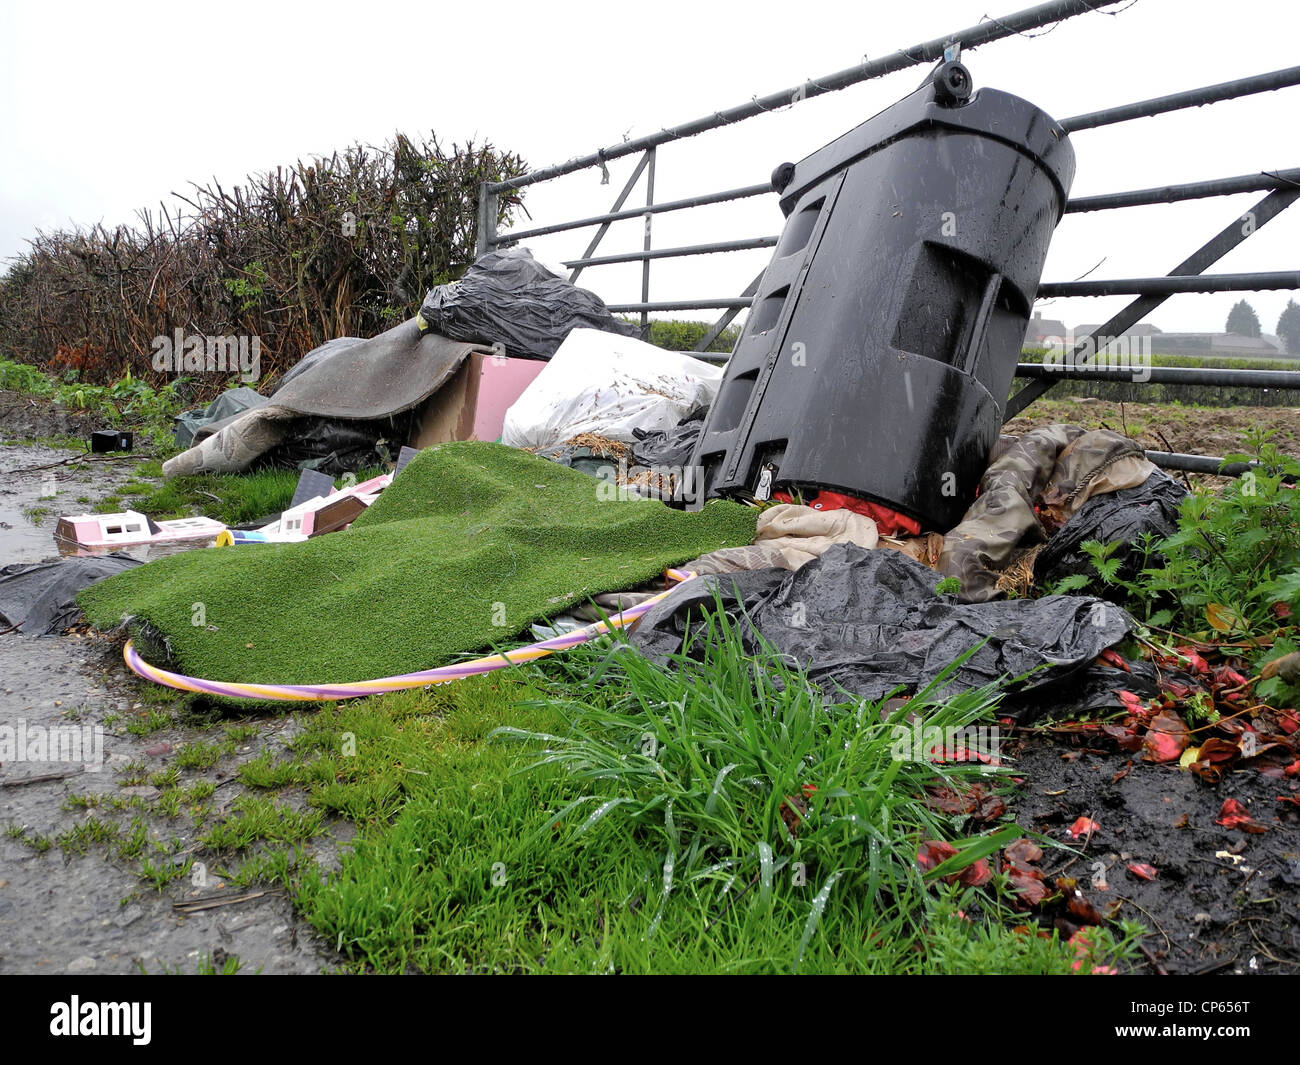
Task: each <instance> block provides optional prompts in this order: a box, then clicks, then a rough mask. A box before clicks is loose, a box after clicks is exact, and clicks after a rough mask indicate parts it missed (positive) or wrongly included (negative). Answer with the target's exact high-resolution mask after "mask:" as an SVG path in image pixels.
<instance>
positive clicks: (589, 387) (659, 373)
mask: <svg viewBox="0 0 1300 1065" xmlns="http://www.w3.org/2000/svg"><path fill="white" fill-rule="evenodd" d="M721 381H722V368H721V367H719V366H712V365H710V364H709V363H707V362H701V361H700V360H699V359H693V358H691V357H690V356H689V355H686V354H684V353H683V352H680V351H665V350H664V349H663V348H657V347H655V346H654V345H653V344H646V343H643V342H642V341H640V340H635V339H633V338H631V337H623V336H617V335H615V334H613V333H605V332H602V331H601V330H599V329H575V330H573V331H572V332H571V333H570V334H569V335H568V336H567V337H566V338H565V339H564V342H563V343H562V344H561V345H560V347H559V350H557V351H556V353H555V354H554V355H553V356H552V357H551V360H550V362H548V363H547V364H546V369H544V370H543V371H542V372H541V373H540V374H538V375H537V378H536V380H534V381H533V383H532V384H531V385H529V386H528V388H526V389H525V390H524V393H523V395H521V396H520V397H519V398H518V399H517V400H516V401H515V403H514V405H513V406H512V407H511V408H510V409H509V410H508V411H506V418H505V424H504V426H503V427H502V430H501V442H502V443H503V444H509V445H510V446H511V447H534V448H535V447H549V446H551V445H552V444H560V443H563V442H564V441H566V440H569V439H571V438H572V437H575V436H577V435H578V434H579V433H598V434H599V435H601V436H604V437H608V438H609V439H611V440H623V441H626V442H628V443H631V442H632V441H633V440H635V439H636V437H635V436H633V435H632V430H633V429H661V430H664V431H667V430H668V429H671V428H672V427H673V426H675V425H676V424H677V423H678V422H679V421H681V420H682V418H684V417H685V416H686V415H687V414H689V413H690V412H691V411H692V410H694V409H695V408H697V407H708V406H709V405H711V404H712V403H713V399H714V397H715V396H716V395H717V392H718V385H719V384H720V383H721Z"/></svg>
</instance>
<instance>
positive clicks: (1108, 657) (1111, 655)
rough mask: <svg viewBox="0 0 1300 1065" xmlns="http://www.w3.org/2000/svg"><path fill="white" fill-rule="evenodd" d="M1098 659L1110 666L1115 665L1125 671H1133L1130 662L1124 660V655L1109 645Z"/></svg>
mask: <svg viewBox="0 0 1300 1065" xmlns="http://www.w3.org/2000/svg"><path fill="white" fill-rule="evenodd" d="M1097 661H1098V662H1104V663H1106V665H1108V666H1114V667H1115V668H1116V669H1122V670H1123V671H1124V672H1125V673H1132V672H1133V671H1132V670H1131V669H1129V668H1128V663H1127V662H1125V661H1124V659H1123V657H1122V656H1121V655H1120V654H1119V653H1118V652H1116V651H1114V650H1112V649H1111V648H1109V647H1107V648H1106V650H1104V651H1102V653H1101V654H1099V655H1098V656H1097Z"/></svg>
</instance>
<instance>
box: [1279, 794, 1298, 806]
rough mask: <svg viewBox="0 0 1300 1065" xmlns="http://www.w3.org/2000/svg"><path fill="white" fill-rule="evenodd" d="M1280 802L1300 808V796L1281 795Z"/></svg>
mask: <svg viewBox="0 0 1300 1065" xmlns="http://www.w3.org/2000/svg"><path fill="white" fill-rule="evenodd" d="M1277 801H1278V802H1289V803H1290V804H1291V805H1292V806H1300V796H1297V795H1279V796H1278V797H1277Z"/></svg>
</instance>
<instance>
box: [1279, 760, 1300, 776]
mask: <svg viewBox="0 0 1300 1065" xmlns="http://www.w3.org/2000/svg"><path fill="white" fill-rule="evenodd" d="M1282 772H1283V773H1285V774H1286V775H1287V776H1289V777H1295V776H1300V758H1297V759H1296V760H1295V761H1294V762H1292V763H1291V764H1290V765H1289V766H1287V767H1286V768H1285V769H1284V770H1282Z"/></svg>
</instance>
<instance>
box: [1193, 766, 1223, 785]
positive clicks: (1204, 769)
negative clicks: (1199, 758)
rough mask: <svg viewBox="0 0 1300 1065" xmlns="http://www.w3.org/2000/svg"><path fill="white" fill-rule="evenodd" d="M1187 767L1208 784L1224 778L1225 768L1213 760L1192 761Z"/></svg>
mask: <svg viewBox="0 0 1300 1065" xmlns="http://www.w3.org/2000/svg"><path fill="white" fill-rule="evenodd" d="M1187 768H1188V769H1190V770H1191V771H1192V772H1193V773H1195V774H1196V775H1197V776H1198V777H1200V778H1201V779H1202V780H1204V781H1205V782H1206V783H1207V784H1217V783H1218V782H1219V781H1220V780H1222V779H1223V770H1222V769H1220V768H1219V767H1218V766H1217V765H1215V764H1214V763H1213V762H1192V763H1191V764H1190V765H1189V766H1188V767H1187Z"/></svg>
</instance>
